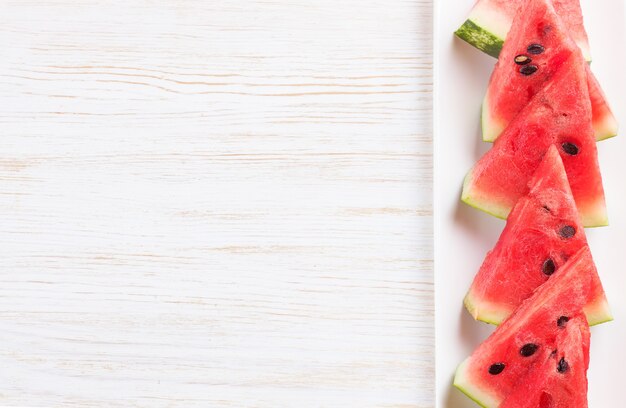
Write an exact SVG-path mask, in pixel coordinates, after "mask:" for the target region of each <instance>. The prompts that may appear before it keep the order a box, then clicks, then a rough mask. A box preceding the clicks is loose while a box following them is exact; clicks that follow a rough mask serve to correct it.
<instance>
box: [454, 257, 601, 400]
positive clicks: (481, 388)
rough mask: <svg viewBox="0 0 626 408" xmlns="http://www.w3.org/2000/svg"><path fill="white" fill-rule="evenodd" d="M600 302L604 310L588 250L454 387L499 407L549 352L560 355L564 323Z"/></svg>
mask: <svg viewBox="0 0 626 408" xmlns="http://www.w3.org/2000/svg"><path fill="white" fill-rule="evenodd" d="M599 293H601V294H600V295H599ZM599 296H601V297H602V298H603V300H602V302H603V303H604V304H606V299H605V298H604V291H603V290H602V284H601V282H600V279H599V277H598V274H597V271H596V268H595V265H594V263H593V259H592V257H591V252H590V251H589V248H588V247H586V246H585V247H583V248H581V249H580V250H579V251H578V252H577V253H576V254H575V255H574V256H572V257H571V258H570V259H569V261H568V262H567V263H566V264H565V265H563V266H562V267H561V269H560V271H559V273H558V274H555V276H554V278H553V279H549V280H548V281H547V282H546V283H545V284H544V285H542V286H540V287H539V289H537V291H536V292H535V293H534V294H533V296H532V297H530V298H528V299H526V300H525V301H524V302H523V303H522V304H521V305H520V307H519V308H518V309H517V310H516V311H515V313H513V314H512V315H511V316H510V317H509V318H508V319H507V320H506V321H505V322H504V323H503V324H502V325H500V326H498V328H497V329H496V331H495V332H493V333H492V334H491V336H489V337H488V338H487V340H485V341H484V342H483V343H482V344H481V345H480V346H478V348H477V349H476V350H475V351H474V353H473V354H472V355H471V356H470V357H469V358H468V359H466V360H465V361H464V362H463V363H462V364H461V365H460V366H459V368H458V369H457V372H456V375H455V378H454V385H455V386H456V387H457V388H459V389H460V390H461V391H463V392H464V393H465V394H467V395H468V396H470V397H471V398H472V399H474V400H475V401H477V402H478V403H480V404H481V405H483V406H485V407H498V406H499V405H500V404H501V403H502V401H503V400H504V399H505V398H506V397H507V396H508V395H509V394H511V393H512V391H513V390H514V389H515V387H516V385H517V384H518V383H519V382H520V381H521V378H522V377H523V376H524V375H525V374H526V373H528V371H529V370H531V369H533V367H536V366H538V365H540V364H542V363H543V360H545V350H549V351H550V352H552V351H553V350H554V349H555V348H556V349H557V350H558V345H556V342H557V338H558V336H559V333H560V332H561V330H563V325H564V323H565V321H566V320H567V319H571V318H573V317H575V316H577V315H579V314H580V313H581V311H585V312H586V314H589V312H588V311H586V310H585V308H586V307H585V305H588V304H589V301H590V299H592V298H598V297H599ZM559 322H560V323H561V324H559ZM528 344H534V345H536V346H537V348H536V350H535V351H536V352H535V353H532V355H527V354H529V353H525V352H523V350H522V348H525V346H526V345H528ZM526 351H528V350H526ZM542 356H544V359H542Z"/></svg>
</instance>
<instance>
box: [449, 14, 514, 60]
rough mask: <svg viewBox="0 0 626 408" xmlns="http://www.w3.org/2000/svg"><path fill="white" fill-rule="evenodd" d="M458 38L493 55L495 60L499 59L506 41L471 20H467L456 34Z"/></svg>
mask: <svg viewBox="0 0 626 408" xmlns="http://www.w3.org/2000/svg"><path fill="white" fill-rule="evenodd" d="M454 34H456V36H457V37H459V38H460V39H462V40H463V41H465V42H466V43H468V44H470V45H472V46H473V47H475V48H478V49H479V50H481V51H482V52H484V53H485V54H488V55H491V56H492V57H494V58H498V55H499V54H500V51H501V50H502V46H503V45H504V39H503V38H500V37H498V36H497V35H495V34H493V33H492V32H490V31H488V30H486V29H484V28H482V27H481V26H479V25H478V24H476V23H475V22H474V21H472V20H471V19H469V18H468V19H467V20H465V22H464V23H463V25H461V27H459V29H458V30H456V31H455V32H454Z"/></svg>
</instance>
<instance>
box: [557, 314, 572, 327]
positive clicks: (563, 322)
mask: <svg viewBox="0 0 626 408" xmlns="http://www.w3.org/2000/svg"><path fill="white" fill-rule="evenodd" d="M567 322H569V317H567V316H561V317H559V318H558V319H557V321H556V325H557V326H559V327H565V325H566V324H567Z"/></svg>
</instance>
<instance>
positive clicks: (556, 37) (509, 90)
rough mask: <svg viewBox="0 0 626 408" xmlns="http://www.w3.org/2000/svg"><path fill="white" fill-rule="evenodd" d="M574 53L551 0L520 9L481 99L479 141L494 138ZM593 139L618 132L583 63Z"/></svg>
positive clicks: (529, 3) (530, 2) (532, 2)
mask: <svg viewBox="0 0 626 408" xmlns="http://www.w3.org/2000/svg"><path fill="white" fill-rule="evenodd" d="M574 52H578V49H577V47H576V44H574V42H573V41H572V40H571V38H570V36H569V33H568V32H567V28H566V27H564V25H563V23H562V22H561V19H560V18H559V16H558V15H557V14H556V12H555V11H554V8H553V7H552V2H551V0H528V1H527V2H526V3H525V4H524V5H523V6H522V7H520V8H519V10H518V12H517V14H516V15H515V18H514V19H513V25H512V27H511V30H510V32H509V35H508V37H507V39H506V42H505V44H504V47H503V48H502V52H501V53H500V58H499V59H498V62H497V64H496V67H495V69H494V71H493V73H492V75H491V79H490V81H489V87H488V89H487V94H486V95H485V99H484V101H483V109H482V128H483V140H485V141H487V142H493V141H494V140H495V139H496V138H497V137H498V136H499V135H500V133H501V132H502V131H503V130H504V129H505V128H506V126H507V125H508V124H509V123H510V122H511V120H513V118H514V117H515V116H516V115H517V114H518V113H519V112H520V110H522V108H523V107H524V106H526V104H528V102H529V101H530V100H531V99H532V97H533V96H534V95H535V94H536V93H537V92H539V90H541V89H542V88H543V87H544V86H545V84H546V82H547V81H550V79H551V78H552V76H553V75H554V73H555V72H557V71H558V70H559V69H560V68H561V65H562V64H563V63H564V62H565V61H567V60H568V58H569V57H570V55H571V54H572V53H574ZM585 70H586V75H587V78H586V80H587V86H588V88H589V92H588V93H589V94H590V98H591V111H592V117H593V126H594V131H595V134H596V139H597V140H603V139H607V138H609V137H612V136H615V135H616V134H617V121H616V120H615V116H613V113H612V112H611V109H610V107H609V105H608V103H607V101H606V99H605V97H604V93H603V92H602V89H601V88H600V85H599V83H598V81H597V80H596V78H595V77H594V76H593V74H592V73H591V70H590V69H589V67H588V66H586V67H585Z"/></svg>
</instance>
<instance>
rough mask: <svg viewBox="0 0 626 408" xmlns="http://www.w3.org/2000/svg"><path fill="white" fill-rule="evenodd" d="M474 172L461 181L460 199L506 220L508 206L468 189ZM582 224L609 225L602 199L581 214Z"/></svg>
mask: <svg viewBox="0 0 626 408" xmlns="http://www.w3.org/2000/svg"><path fill="white" fill-rule="evenodd" d="M473 174H474V169H472V170H470V171H469V172H468V173H467V175H466V176H465V180H464V181H463V191H462V193H461V201H463V202H464V203H465V204H467V205H469V206H470V207H473V208H476V209H477V210H480V211H483V212H486V213H487V214H489V215H492V216H494V217H496V218H500V219H502V220H506V219H507V218H508V216H509V213H510V212H511V209H510V208H505V207H502V206H499V205H494V204H492V203H490V202H488V201H487V200H480V199H478V198H477V197H475V196H474V194H473V191H472V190H471V189H470V187H469V186H470V182H471V180H472V177H473ZM581 219H582V223H583V226H584V227H585V228H596V227H606V226H608V225H609V218H608V215H607V213H606V205H605V204H604V201H602V202H601V203H598V204H597V210H594V211H589V212H588V214H581Z"/></svg>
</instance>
